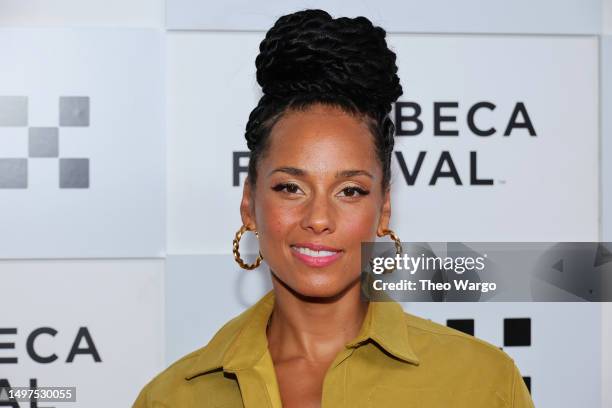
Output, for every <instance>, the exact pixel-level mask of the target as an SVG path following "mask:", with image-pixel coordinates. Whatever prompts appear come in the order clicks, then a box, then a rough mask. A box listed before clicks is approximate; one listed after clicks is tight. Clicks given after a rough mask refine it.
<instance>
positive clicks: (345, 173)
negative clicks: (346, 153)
mask: <svg viewBox="0 0 612 408" xmlns="http://www.w3.org/2000/svg"><path fill="white" fill-rule="evenodd" d="M274 173H287V174H290V175H292V176H305V175H306V174H307V172H306V171H305V170H302V169H298V168H297V167H278V168H276V169H274V170H272V171H271V172H270V173H268V176H270V175H272V174H274ZM355 176H366V177H369V178H371V179H373V178H374V176H373V175H372V174H370V173H369V172H367V171H365V170H342V171H339V172H337V173H336V177H337V178H349V177H355Z"/></svg>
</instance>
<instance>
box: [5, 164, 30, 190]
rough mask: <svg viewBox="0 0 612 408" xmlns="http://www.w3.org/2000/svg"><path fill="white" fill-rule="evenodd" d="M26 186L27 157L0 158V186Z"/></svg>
mask: <svg viewBox="0 0 612 408" xmlns="http://www.w3.org/2000/svg"><path fill="white" fill-rule="evenodd" d="M27 187H28V159H13V158H11V159H0V188H27Z"/></svg>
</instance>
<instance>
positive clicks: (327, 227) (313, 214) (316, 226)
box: [301, 193, 336, 234]
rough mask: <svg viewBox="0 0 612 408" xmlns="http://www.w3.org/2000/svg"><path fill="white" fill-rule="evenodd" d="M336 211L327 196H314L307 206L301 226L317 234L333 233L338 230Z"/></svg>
mask: <svg viewBox="0 0 612 408" xmlns="http://www.w3.org/2000/svg"><path fill="white" fill-rule="evenodd" d="M335 218H336V217H335V209H334V206H333V203H331V202H330V198H328V197H326V196H325V194H318V193H317V194H314V195H313V196H311V197H310V199H309V200H308V202H307V203H306V204H305V208H304V216H303V217H302V222H301V226H302V228H304V229H306V230H310V231H311V232H313V233H315V234H323V233H328V234H329V233H332V232H333V231H334V230H335V229H336V219H335Z"/></svg>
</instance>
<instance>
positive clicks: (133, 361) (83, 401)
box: [0, 259, 164, 407]
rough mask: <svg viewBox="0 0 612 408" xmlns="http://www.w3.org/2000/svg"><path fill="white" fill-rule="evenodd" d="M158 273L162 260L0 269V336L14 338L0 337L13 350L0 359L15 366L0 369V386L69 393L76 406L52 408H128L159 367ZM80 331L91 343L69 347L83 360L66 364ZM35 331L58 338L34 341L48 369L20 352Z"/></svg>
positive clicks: (4, 264)
mask: <svg viewBox="0 0 612 408" xmlns="http://www.w3.org/2000/svg"><path fill="white" fill-rule="evenodd" d="M163 267H164V262H163V260H161V259H160V260H152V259H147V260H113V259H108V260H97V261H96V260H55V261H49V260H29V261H26V260H21V261H0V271H1V278H2V279H1V280H2V296H0V311H2V312H1V313H0V316H1V319H0V328H4V329H14V331H16V333H14V334H2V335H0V342H2V343H14V345H13V348H9V349H5V348H3V349H2V350H0V351H1V353H0V357H3V358H17V363H16V364H9V363H5V364H3V363H0V378H2V379H6V380H8V381H9V383H10V384H11V386H13V387H24V386H28V385H29V384H30V380H31V379H35V380H36V381H37V385H38V387H76V397H77V400H76V401H77V402H76V403H68V402H67V403H63V404H60V403H57V404H56V403H54V404H53V405H54V406H57V407H127V406H130V405H131V403H132V402H133V400H134V399H135V397H136V395H135V392H136V391H137V388H138V387H139V386H140V385H141V384H143V383H144V382H146V381H148V380H149V379H150V378H151V377H152V376H153V375H154V374H156V373H157V372H159V370H161V369H162V367H164V364H163V359H162V356H163V347H164V343H163V341H160V340H161V339H163V338H164V326H163V314H164V303H163V290H164V288H163V270H164V268H163ZM81 327H84V328H86V330H87V332H88V334H89V336H90V340H89V339H87V338H81V339H80V341H79V342H78V343H77V346H76V347H78V348H81V349H90V352H88V353H85V354H77V355H75V356H74V359H73V361H72V362H69V361H67V360H68V357H69V353H70V350H71V348H72V347H73V344H74V343H75V340H77V333H78V331H79V328H81ZM39 328H50V329H52V330H54V331H56V332H57V333H56V334H55V335H51V334H40V335H38V336H36V337H34V338H33V339H34V350H35V352H36V354H37V355H39V356H42V357H48V356H51V355H53V354H55V355H56V356H57V359H55V360H54V361H51V362H48V363H40V362H37V361H36V360H35V359H33V358H32V357H31V356H30V355H29V353H28V351H27V342H28V338H29V337H30V336H31V335H32V333H33V332H35V330H37V329H39ZM93 348H95V350H96V352H95V354H97V357H99V358H94V352H93ZM25 405H26V403H21V406H22V407H23V406H25ZM28 405H29V404H28ZM47 405H49V404H45V406H47Z"/></svg>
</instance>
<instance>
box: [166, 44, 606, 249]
mask: <svg viewBox="0 0 612 408" xmlns="http://www.w3.org/2000/svg"><path fill="white" fill-rule="evenodd" d="M259 41H261V34H259V33H227V34H219V33H194V32H189V33H180V32H179V33H171V34H169V36H168V49H167V53H168V67H167V82H166V83H167V94H168V134H169V136H170V137H169V139H168V192H169V195H168V253H170V254H191V253H200V254H209V253H213V254H222V253H229V252H230V250H231V240H232V238H233V234H234V232H235V230H236V229H238V227H239V226H240V218H239V212H238V205H239V199H240V195H241V193H242V189H241V187H240V186H234V187H233V186H232V181H233V169H234V167H233V164H232V152H234V151H245V150H246V146H245V142H244V136H243V135H244V125H245V122H246V119H247V118H248V114H249V112H250V110H251V109H252V107H253V106H254V104H255V103H256V101H257V99H258V97H259V94H258V90H257V87H256V83H255V80H254V77H255V73H254V66H253V65H254V64H253V61H254V59H255V56H256V52H257V49H258V48H257V46H258V44H259ZM390 44H391V45H392V46H393V47H394V49H395V51H396V53H397V54H398V66H399V70H400V78H401V79H402V85H403V87H404V96H402V97H401V99H400V100H401V101H413V102H417V103H419V105H420V106H421V109H422V113H421V116H420V118H421V119H422V121H423V123H424V126H423V132H422V133H421V134H420V135H418V136H402V137H397V138H396V140H397V146H396V149H395V150H396V152H401V153H402V154H403V157H404V159H405V162H406V164H407V166H408V169H409V170H411V171H412V169H413V168H414V166H415V163H416V159H417V156H418V153H419V152H420V151H424V152H427V155H426V156H425V159H424V161H423V165H422V168H421V171H420V174H419V177H418V178H417V180H416V183H415V185H414V186H407V184H406V182H405V180H404V178H403V176H402V172H401V170H400V168H399V167H398V165H397V163H398V162H397V160H396V159H395V158H394V162H393V167H394V168H393V170H394V176H393V180H392V182H393V208H394V213H393V217H392V226H393V228H394V229H395V230H396V231H397V232H398V233H399V235H400V237H402V239H404V240H406V241H489V240H490V241H496V240H497V241H513V240H516V241H521V240H523V241H572V240H575V241H588V240H597V239H598V228H599V224H598V222H599V220H598V203H599V202H598V200H599V195H598V178H599V176H598V154H599V153H598V114H597V111H598V85H597V73H598V65H597V64H598V59H597V55H598V49H597V40H596V39H595V38H594V37H593V38H591V37H564V38H541V37H493V38H488V37H483V36H446V35H442V36H431V35H427V36H421V35H392V36H390ZM211 55H214V56H215V58H210V56H211ZM483 61H486V63H484V62H483ZM203 72H206V75H203V74H202V73H203ZM446 101H455V102H457V103H458V105H459V108H457V109H451V108H447V109H445V110H443V114H445V115H453V116H455V115H456V117H457V122H456V123H445V124H444V125H443V128H444V129H456V130H458V132H459V136H457V137H452V136H438V137H434V136H433V103H434V102H446ZM479 101H489V102H492V103H494V104H495V105H496V106H497V107H496V108H495V110H493V111H489V110H487V109H482V110H481V111H479V112H478V113H477V115H476V116H475V120H476V123H477V124H478V126H479V127H481V128H483V129H487V128H489V127H491V126H494V127H495V128H496V129H497V132H496V133H495V134H493V135H491V136H488V137H482V136H476V135H474V134H473V133H472V132H470V131H469V129H468V126H467V124H466V115H467V111H468V110H469V108H470V107H471V106H473V105H474V104H475V103H476V102H479ZM517 102H523V103H524V104H525V107H526V110H527V112H528V115H529V117H530V119H531V121H532V123H533V127H534V129H535V131H536V136H535V137H534V136H531V135H530V134H529V132H528V131H527V130H526V129H515V130H513V131H512V132H511V134H510V136H504V135H503V133H504V130H505V128H506V125H507V123H508V121H509V120H510V118H511V113H512V110H513V109H514V107H515V105H516V103H517ZM405 114H406V115H409V114H410V111H409V110H408V112H407V113H405ZM519 120H521V121H522V120H523V118H522V117H521V116H519ZM444 150H447V151H449V152H450V153H451V156H452V160H453V162H454V163H455V165H456V167H457V169H458V171H459V176H460V177H461V180H462V183H463V185H461V186H457V185H456V184H455V182H454V181H453V180H452V179H448V178H447V179H440V180H438V182H437V184H436V185H435V186H430V185H428V183H429V181H430V178H431V177H432V174H433V172H434V169H435V166H436V164H437V163H438V160H439V158H440V154H441V152H442V151H444ZM470 151H476V152H477V165H478V167H477V170H478V176H479V177H480V178H491V179H493V181H494V184H493V185H491V186H483V185H470ZM244 163H245V161H243V162H242V163H241V164H242V165H244ZM447 169H448V165H445V166H444V170H447ZM243 178H244V173H242V174H241V177H240V180H242V179H243ZM203 179H204V180H206V181H205V182H203ZM568 192H571V194H568ZM232 203H233V204H232ZM211 215H212V216H211Z"/></svg>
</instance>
